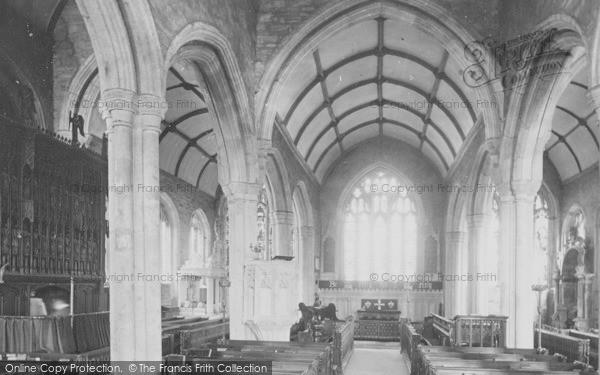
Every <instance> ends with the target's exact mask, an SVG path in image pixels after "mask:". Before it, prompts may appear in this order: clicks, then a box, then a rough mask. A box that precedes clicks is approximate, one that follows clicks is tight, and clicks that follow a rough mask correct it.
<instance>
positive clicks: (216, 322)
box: [162, 318, 229, 356]
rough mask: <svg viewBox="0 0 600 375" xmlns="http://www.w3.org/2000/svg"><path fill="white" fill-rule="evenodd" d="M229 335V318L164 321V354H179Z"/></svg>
mask: <svg viewBox="0 0 600 375" xmlns="http://www.w3.org/2000/svg"><path fill="white" fill-rule="evenodd" d="M223 333H225V336H226V337H227V336H228V335H229V319H225V323H223V319H211V320H208V319H206V318H189V319H181V320H174V321H169V322H166V323H165V322H163V329H162V348H163V351H162V353H163V356H165V355H167V354H179V353H181V351H182V350H185V349H189V348H192V347H194V346H199V345H201V344H204V343H207V342H211V341H216V340H217V339H218V338H220V337H222V336H223Z"/></svg>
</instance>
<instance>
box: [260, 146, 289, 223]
mask: <svg viewBox="0 0 600 375" xmlns="http://www.w3.org/2000/svg"><path fill="white" fill-rule="evenodd" d="M266 170H267V173H266V176H265V178H266V179H267V183H269V185H270V188H271V194H272V198H273V201H272V202H271V208H272V210H273V211H292V194H291V192H290V185H289V178H288V173H287V168H286V166H285V163H284V161H283V158H282V157H281V153H280V152H279V150H278V149H276V148H272V149H271V150H270V152H269V154H268V155H267V163H266Z"/></svg>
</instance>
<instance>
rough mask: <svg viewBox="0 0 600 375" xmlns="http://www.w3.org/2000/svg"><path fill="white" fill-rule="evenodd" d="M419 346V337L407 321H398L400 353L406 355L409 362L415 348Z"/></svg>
mask: <svg viewBox="0 0 600 375" xmlns="http://www.w3.org/2000/svg"><path fill="white" fill-rule="evenodd" d="M420 344H421V335H419V334H418V333H417V332H416V330H415V328H414V327H413V326H412V324H411V323H410V322H409V321H408V320H401V321H400V353H406V355H407V356H408V358H409V359H410V360H412V359H413V355H414V352H415V350H416V348H417V347H418V346H419V345H420Z"/></svg>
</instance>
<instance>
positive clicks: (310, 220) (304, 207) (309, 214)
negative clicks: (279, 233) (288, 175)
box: [292, 181, 314, 228]
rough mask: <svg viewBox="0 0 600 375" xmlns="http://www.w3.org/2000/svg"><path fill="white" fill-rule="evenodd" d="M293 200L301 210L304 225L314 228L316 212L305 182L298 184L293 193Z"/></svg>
mask: <svg viewBox="0 0 600 375" xmlns="http://www.w3.org/2000/svg"><path fill="white" fill-rule="evenodd" d="M292 196H293V199H294V200H296V201H297V205H298V207H299V208H300V218H301V220H302V225H304V226H307V227H312V228H314V212H313V207H312V203H311V201H310V199H309V195H308V190H307V189H306V184H305V183H304V181H300V182H298V184H297V185H296V187H295V188H294V192H293V195H292Z"/></svg>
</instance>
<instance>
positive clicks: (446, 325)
mask: <svg viewBox="0 0 600 375" xmlns="http://www.w3.org/2000/svg"><path fill="white" fill-rule="evenodd" d="M430 316H431V317H432V318H433V330H434V332H435V333H436V335H437V337H438V339H439V340H440V343H441V344H442V346H445V345H452V343H453V339H452V331H453V329H454V322H453V321H452V320H450V319H447V318H444V317H443V316H441V315H437V314H430Z"/></svg>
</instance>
